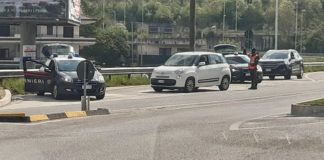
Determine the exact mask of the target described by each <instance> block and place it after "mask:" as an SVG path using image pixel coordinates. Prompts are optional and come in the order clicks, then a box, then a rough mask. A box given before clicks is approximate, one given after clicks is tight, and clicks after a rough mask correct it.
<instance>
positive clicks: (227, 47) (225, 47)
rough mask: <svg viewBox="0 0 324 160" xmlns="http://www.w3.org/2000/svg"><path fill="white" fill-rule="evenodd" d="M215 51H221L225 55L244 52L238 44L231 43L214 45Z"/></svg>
mask: <svg viewBox="0 0 324 160" xmlns="http://www.w3.org/2000/svg"><path fill="white" fill-rule="evenodd" d="M214 51H215V52H216V53H221V54H223V55H224V56H225V55H228V54H242V53H243V52H242V51H239V49H238V48H237V46H235V45H231V44H218V45H215V46H214Z"/></svg>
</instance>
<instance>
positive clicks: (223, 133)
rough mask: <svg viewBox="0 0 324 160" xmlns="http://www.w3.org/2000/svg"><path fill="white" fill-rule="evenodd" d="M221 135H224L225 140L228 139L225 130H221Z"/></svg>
mask: <svg viewBox="0 0 324 160" xmlns="http://www.w3.org/2000/svg"><path fill="white" fill-rule="evenodd" d="M222 135H223V137H224V139H225V141H227V140H228V138H227V136H226V134H225V132H222Z"/></svg>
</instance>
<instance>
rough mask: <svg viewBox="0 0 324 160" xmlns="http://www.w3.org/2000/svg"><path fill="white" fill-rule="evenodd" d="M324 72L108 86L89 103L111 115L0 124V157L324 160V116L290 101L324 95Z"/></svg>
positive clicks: (19, 103)
mask: <svg viewBox="0 0 324 160" xmlns="http://www.w3.org/2000/svg"><path fill="white" fill-rule="evenodd" d="M323 82H324V73H323V72H321V73H311V74H307V75H306V76H305V78H304V79H302V80H297V79H296V78H295V77H294V78H293V79H292V80H283V79H279V80H275V81H269V80H265V81H264V82H262V84H261V85H260V86H259V89H258V90H256V91H253V90H247V88H248V87H249V84H247V83H246V84H233V85H231V88H230V90H229V91H225V92H221V91H219V90H218V88H217V87H210V88H202V89H200V91H199V92H195V93H189V94H185V93H180V92H177V91H166V92H162V93H154V92H153V91H152V90H151V89H150V87H149V86H138V87H122V88H112V89H109V90H108V94H107V96H106V98H105V99H104V100H102V101H93V102H92V103H91V107H92V108H93V109H95V108H109V109H110V110H111V112H112V114H111V115H107V116H97V117H87V118H77V119H69V120H58V121H50V122H43V123H34V124H8V123H1V124H0V148H1V149H0V159H6V160H10V159H33V160H34V159H40V160H44V159H76V160H79V159H125V160H126V159H127V160H128V159H139V160H146V159H149V160H152V159H154V160H173V159H193V160H196V159H201V160H208V159H210V160H215V159H230V160H232V159H294V160H295V159H324V144H323V142H324V134H323V131H324V118H321V117H291V116H289V115H287V114H288V113H289V112H290V105H291V104H292V103H298V102H302V101H306V100H309V99H317V98H323V97H324V92H323V90H324V83H323ZM79 109H80V102H79V101H78V100H68V101H55V100H52V99H51V97H50V96H45V97H37V96H35V95H27V96H22V97H16V100H15V102H13V103H12V104H11V105H8V106H5V107H4V108H1V109H0V110H1V112H4V111H10V112H17V111H24V112H27V113H28V114H37V113H44V112H46V113H51V112H59V111H73V110H79Z"/></svg>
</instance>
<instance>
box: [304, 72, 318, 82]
mask: <svg viewBox="0 0 324 160" xmlns="http://www.w3.org/2000/svg"><path fill="white" fill-rule="evenodd" d="M314 73H316V72H312V73H307V74H305V78H306V79H308V80H310V81H312V82H316V80H315V79H312V78H310V77H309V75H311V74H314Z"/></svg>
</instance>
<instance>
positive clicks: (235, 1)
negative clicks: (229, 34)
mask: <svg viewBox="0 0 324 160" xmlns="http://www.w3.org/2000/svg"><path fill="white" fill-rule="evenodd" d="M235 31H236V32H237V0H236V1H235Z"/></svg>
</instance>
